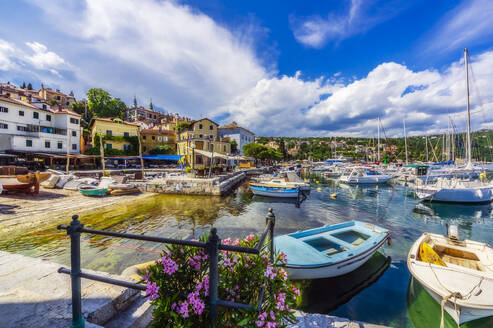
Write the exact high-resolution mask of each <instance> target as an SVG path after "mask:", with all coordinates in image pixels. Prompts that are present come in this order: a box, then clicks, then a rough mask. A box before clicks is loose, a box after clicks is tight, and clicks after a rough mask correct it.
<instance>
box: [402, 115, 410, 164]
mask: <svg viewBox="0 0 493 328" xmlns="http://www.w3.org/2000/svg"><path fill="white" fill-rule="evenodd" d="M402 123H403V124H404V147H405V148H406V165H408V164H409V160H408V156H407V136H406V119H403V120H402Z"/></svg>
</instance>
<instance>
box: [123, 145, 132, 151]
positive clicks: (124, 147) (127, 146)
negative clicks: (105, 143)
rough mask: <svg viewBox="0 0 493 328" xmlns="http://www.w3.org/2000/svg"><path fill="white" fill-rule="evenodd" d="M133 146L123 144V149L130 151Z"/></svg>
mask: <svg viewBox="0 0 493 328" xmlns="http://www.w3.org/2000/svg"><path fill="white" fill-rule="evenodd" d="M130 148H131V146H130V145H123V150H125V151H128V150H130Z"/></svg>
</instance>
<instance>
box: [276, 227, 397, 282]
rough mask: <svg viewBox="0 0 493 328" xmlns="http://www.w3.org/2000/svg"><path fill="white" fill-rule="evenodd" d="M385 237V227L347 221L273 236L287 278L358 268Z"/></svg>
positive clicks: (315, 276) (326, 275)
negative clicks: (284, 265) (285, 262)
mask: <svg viewBox="0 0 493 328" xmlns="http://www.w3.org/2000/svg"><path fill="white" fill-rule="evenodd" d="M387 240H390V232H389V230H387V229H384V228H381V227H379V226H376V225H374V224H370V223H365V222H359V221H350V222H345V223H339V224H335V225H331V226H323V227H320V228H315V229H310V230H304V231H297V232H295V233H291V234H287V235H282V236H277V237H275V238H274V247H275V249H276V251H277V252H283V253H284V254H285V255H286V258H287V264H286V267H285V268H286V271H287V272H288V277H289V278H290V279H319V278H329V277H336V276H340V275H344V274H346V273H349V272H351V271H353V270H355V269H357V268H359V267H360V266H361V265H363V264H364V263H366V261H368V260H369V259H370V257H372V255H373V254H375V252H376V251H377V250H378V249H379V248H380V247H381V246H382V245H383V244H384V243H385V241H387Z"/></svg>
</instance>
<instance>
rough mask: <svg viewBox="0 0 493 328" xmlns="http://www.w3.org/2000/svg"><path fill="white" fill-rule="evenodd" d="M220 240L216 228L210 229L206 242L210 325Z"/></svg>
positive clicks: (213, 323)
mask: <svg viewBox="0 0 493 328" xmlns="http://www.w3.org/2000/svg"><path fill="white" fill-rule="evenodd" d="M220 242H221V240H220V239H219V237H218V236H217V229H216V228H212V229H211V235H210V236H209V241H208V242H207V254H208V256H209V307H210V312H209V316H210V320H211V327H215V326H216V318H217V300H218V293H217V284H218V268H217V264H218V245H219V243H220Z"/></svg>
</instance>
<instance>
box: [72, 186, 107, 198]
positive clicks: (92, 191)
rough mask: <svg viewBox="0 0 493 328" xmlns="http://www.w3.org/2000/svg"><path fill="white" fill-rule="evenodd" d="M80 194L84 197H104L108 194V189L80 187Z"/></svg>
mask: <svg viewBox="0 0 493 328" xmlns="http://www.w3.org/2000/svg"><path fill="white" fill-rule="evenodd" d="M79 192H80V193H81V194H83V195H84V196H104V195H106V194H107V193H108V188H100V187H98V186H88V185H82V186H79Z"/></svg>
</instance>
